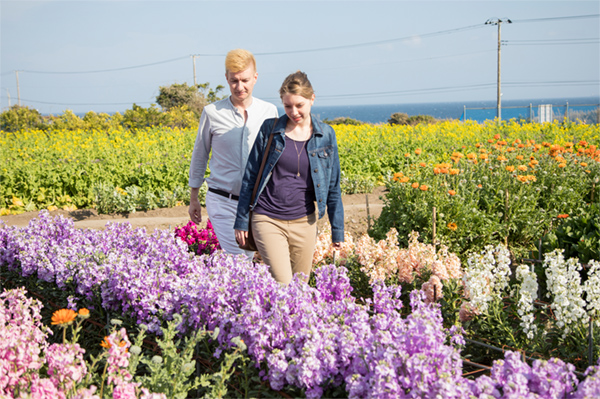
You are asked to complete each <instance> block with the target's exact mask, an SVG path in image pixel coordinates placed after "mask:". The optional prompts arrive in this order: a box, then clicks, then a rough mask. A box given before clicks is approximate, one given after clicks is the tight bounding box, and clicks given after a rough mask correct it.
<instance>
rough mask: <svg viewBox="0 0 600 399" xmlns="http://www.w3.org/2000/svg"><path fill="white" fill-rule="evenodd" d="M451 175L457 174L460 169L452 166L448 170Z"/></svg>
mask: <svg viewBox="0 0 600 399" xmlns="http://www.w3.org/2000/svg"><path fill="white" fill-rule="evenodd" d="M449 172H450V174H451V175H457V174H459V173H460V169H456V168H452V169H450V170H449Z"/></svg>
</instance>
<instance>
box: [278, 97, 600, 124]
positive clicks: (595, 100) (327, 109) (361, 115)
mask: <svg viewBox="0 0 600 399" xmlns="http://www.w3.org/2000/svg"><path fill="white" fill-rule="evenodd" d="M541 104H551V105H552V111H553V115H554V116H555V117H557V116H561V115H562V116H564V114H565V112H566V111H567V109H568V111H569V114H570V115H571V114H572V113H573V112H590V111H593V110H595V109H596V108H598V107H599V106H600V98H599V97H579V98H569V99H565V98H552V99H533V100H505V101H503V102H502V119H503V120H508V119H513V118H516V119H528V118H532V119H535V118H537V117H538V113H539V108H538V106H539V105H541ZM567 104H568V105H567ZM465 108H466V117H467V119H471V120H475V121H478V122H483V121H485V120H488V119H494V118H495V117H496V112H497V110H496V101H495V100H494V101H471V102H445V103H414V104H378V105H336V106H319V105H317V104H315V105H313V107H312V113H313V114H315V115H316V116H318V117H319V118H320V119H321V120H324V119H329V120H333V119H335V118H338V117H348V118H352V119H356V120H359V121H361V122H367V123H373V124H377V123H385V122H387V120H388V119H389V118H390V117H391V115H392V114H393V113H396V112H403V113H405V114H408V115H409V116H412V115H431V116H433V117H434V118H436V119H460V120H463V119H464V114H465ZM482 108H483V109H482ZM278 109H279V114H280V115H283V113H284V110H283V107H281V106H279V107H278Z"/></svg>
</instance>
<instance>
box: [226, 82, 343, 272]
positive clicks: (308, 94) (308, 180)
mask: <svg viewBox="0 0 600 399" xmlns="http://www.w3.org/2000/svg"><path fill="white" fill-rule="evenodd" d="M279 95H280V97H281V101H282V102H283V106H284V109H285V115H284V116H282V117H281V118H280V119H267V120H266V121H265V122H264V123H263V125H262V127H261V129H260V131H259V133H258V137H257V138H256V141H255V143H254V146H253V147H252V151H251V152H250V155H249V157H248V163H247V165H246V171H245V173H244V178H243V181H242V189H241V192H240V199H239V203H238V208H237V217H236V221H235V226H234V228H235V236H236V240H237V241H238V243H240V244H244V242H245V240H246V238H247V237H248V219H249V213H250V211H252V216H251V217H252V232H253V234H254V240H255V242H256V247H257V249H258V252H259V253H260V255H261V257H262V259H263V261H264V262H265V263H266V264H268V265H269V266H270V270H271V274H272V275H273V277H274V278H275V280H277V281H279V282H281V283H283V284H288V283H289V282H290V281H291V280H292V276H293V275H294V274H295V273H304V275H305V277H304V278H305V281H308V277H309V275H310V271H311V269H312V258H313V252H314V249H315V242H316V237H317V214H318V218H319V219H320V218H322V217H323V216H324V215H325V211H327V214H328V215H329V222H330V224H331V236H332V237H331V238H332V242H333V243H334V245H335V246H337V247H339V246H340V243H341V242H342V241H344V208H343V205H342V194H341V189H340V161H339V155H338V148H337V141H336V138H335V132H334V130H333V129H332V128H331V126H329V125H326V124H324V123H322V122H321V121H319V120H318V119H317V118H316V117H314V116H312V115H311V113H310V110H311V107H312V105H313V103H314V101H315V93H314V91H313V88H312V85H311V84H310V81H309V80H308V77H307V76H306V74H305V73H304V72H300V71H298V72H296V73H293V74H291V75H289V76H288V77H287V78H286V79H285V80H284V82H283V84H282V86H281V88H280V89H279ZM271 134H272V135H273V141H272V143H271V146H270V148H269V152H268V157H267V161H266V163H265V166H264V170H263V173H262V175H261V176H260V181H259V183H258V190H257V194H256V198H255V199H254V201H253V203H250V200H251V198H250V197H251V194H252V191H253V189H254V185H255V184H256V183H257V174H258V170H259V168H260V164H261V161H262V158H263V154H264V152H265V150H266V146H267V141H268V139H269V135H271ZM315 202H316V204H317V206H316V208H315Z"/></svg>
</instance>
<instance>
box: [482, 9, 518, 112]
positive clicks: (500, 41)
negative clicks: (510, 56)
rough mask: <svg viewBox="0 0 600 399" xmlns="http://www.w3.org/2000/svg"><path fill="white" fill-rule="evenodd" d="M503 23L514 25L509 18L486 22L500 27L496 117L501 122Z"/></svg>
mask: <svg viewBox="0 0 600 399" xmlns="http://www.w3.org/2000/svg"><path fill="white" fill-rule="evenodd" d="M503 22H506V23H508V24H512V21H511V20H510V19H508V18H504V19H502V18H498V19H488V20H487V21H485V24H486V25H498V84H497V104H498V111H497V114H496V116H497V117H498V120H499V121H500V120H502V91H501V88H500V47H501V46H502V40H501V35H500V27H501V26H502V23H503Z"/></svg>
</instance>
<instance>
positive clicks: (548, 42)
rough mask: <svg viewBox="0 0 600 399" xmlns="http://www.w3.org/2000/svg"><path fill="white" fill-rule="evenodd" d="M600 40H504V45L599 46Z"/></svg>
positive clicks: (593, 38) (595, 38)
mask: <svg viewBox="0 0 600 399" xmlns="http://www.w3.org/2000/svg"><path fill="white" fill-rule="evenodd" d="M598 43H600V38H597V37H590V38H581V39H540V40H533V39H532V40H502V44H505V45H506V44H510V45H511V46H529V45H542V46H544V45H563V44H568V45H573V44H598Z"/></svg>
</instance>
